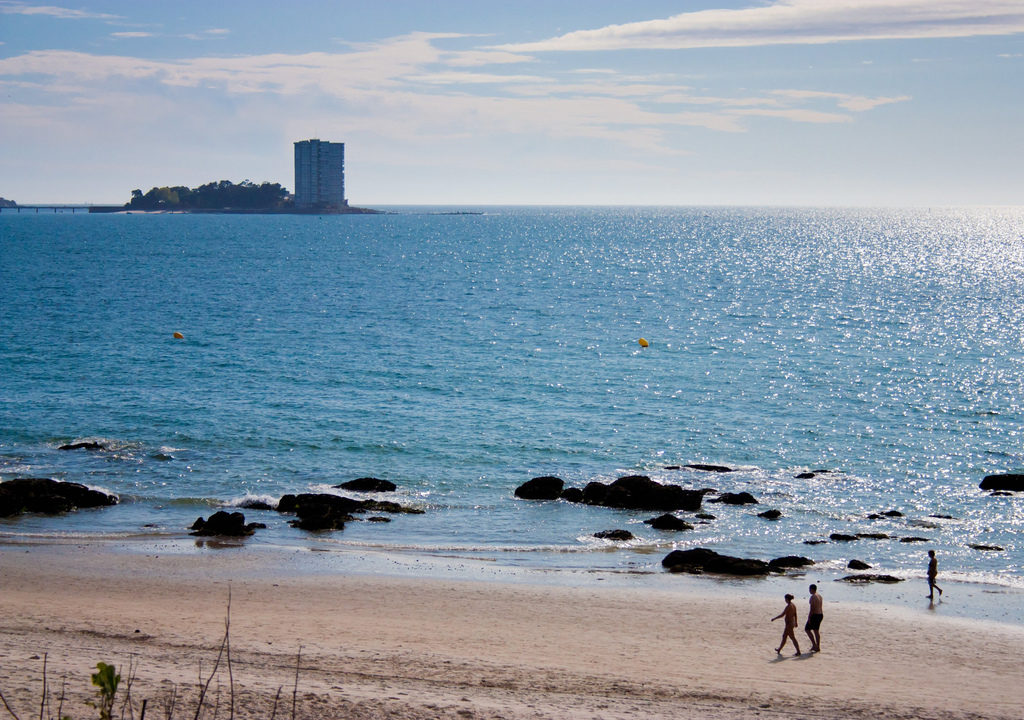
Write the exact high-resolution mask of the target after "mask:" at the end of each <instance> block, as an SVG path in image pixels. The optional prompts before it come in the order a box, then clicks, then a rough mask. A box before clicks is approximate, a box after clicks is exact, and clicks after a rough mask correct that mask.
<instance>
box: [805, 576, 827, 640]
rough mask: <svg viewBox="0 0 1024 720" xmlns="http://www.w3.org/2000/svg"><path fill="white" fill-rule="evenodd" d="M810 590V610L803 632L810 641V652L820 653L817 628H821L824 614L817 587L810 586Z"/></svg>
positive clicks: (819, 636)
mask: <svg viewBox="0 0 1024 720" xmlns="http://www.w3.org/2000/svg"><path fill="white" fill-rule="evenodd" d="M810 590H811V610H810V614H809V615H808V616H807V624H806V625H804V632H806V633H807V637H809V638H810V639H811V652H812V653H813V652H821V633H820V632H818V628H820V627H821V619H822V618H823V617H825V614H824V613H823V612H822V610H821V606H822V599H821V595H819V594H818V586H817V585H811V587H810Z"/></svg>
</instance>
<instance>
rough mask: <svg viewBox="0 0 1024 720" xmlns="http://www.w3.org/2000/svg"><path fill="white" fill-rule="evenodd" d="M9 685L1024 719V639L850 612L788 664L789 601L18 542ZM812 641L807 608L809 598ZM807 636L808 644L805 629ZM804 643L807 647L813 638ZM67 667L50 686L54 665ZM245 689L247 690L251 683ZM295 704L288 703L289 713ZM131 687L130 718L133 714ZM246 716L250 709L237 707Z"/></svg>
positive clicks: (3, 561)
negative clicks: (105, 667) (97, 678)
mask: <svg viewBox="0 0 1024 720" xmlns="http://www.w3.org/2000/svg"><path fill="white" fill-rule="evenodd" d="M0 581H2V594H0V603H2V613H0V692H2V693H3V696H4V698H5V699H6V700H7V702H8V703H9V705H10V708H11V709H12V710H13V712H14V713H16V714H17V716H18V717H20V718H27V717H36V716H39V715H40V706H41V702H42V700H43V698H44V696H45V697H46V699H47V701H48V703H49V704H48V706H47V707H46V708H44V710H45V712H44V715H45V716H46V717H57V716H58V704H59V703H60V702H61V694H62V693H63V695H64V698H63V706H62V707H61V708H60V712H61V713H63V714H65V715H70V716H71V717H72V718H75V720H79V719H80V718H89V717H96V712H97V711H96V710H95V709H94V708H91V707H88V706H87V705H86V701H88V700H90V699H93V698H94V697H95V691H94V688H92V686H91V685H90V682H89V677H90V673H92V672H94V671H95V666H96V663H97V662H99V661H104V662H107V663H111V664H114V665H116V666H117V667H118V669H119V671H120V672H121V674H122V676H123V680H122V690H123V689H124V687H125V685H126V682H125V681H126V679H127V677H128V675H129V672H128V671H129V667H131V669H132V673H133V674H134V678H133V681H132V686H131V700H132V703H133V711H134V715H130V714H128V710H127V709H125V715H124V716H125V717H139V714H140V710H141V703H142V701H143V699H145V700H146V701H147V710H146V717H147V718H167V717H175V718H179V717H180V718H185V717H188V718H191V717H194V715H195V709H196V698H197V693H198V687H199V684H200V678H202V679H203V680H204V681H205V679H206V678H208V677H210V675H211V672H212V670H213V668H214V663H215V661H216V660H217V655H218V649H219V648H220V646H221V643H222V640H223V638H224V635H225V620H226V617H227V611H228V597H229V592H230V598H231V599H230V633H229V639H230V658H231V662H230V666H229V665H228V663H227V662H226V659H225V660H222V661H221V665H220V667H219V668H218V670H217V673H216V675H215V676H214V678H213V680H212V682H210V684H209V690H208V694H207V697H206V702H207V707H206V709H205V711H204V713H203V715H202V716H203V717H207V718H212V717H221V718H227V717H232V716H233V717H236V718H270V717H279V718H289V717H292V716H293V713H294V717H297V718H410V719H412V718H508V719H519V718H523V719H525V718H579V719H582V718H711V719H712V720H715V719H719V720H724V719H726V718H747V717H755V716H756V717H768V718H771V717H780V718H781V717H785V718H801V717H807V718H811V717H816V718H877V717H885V718H1007V719H1008V718H1018V717H1020V708H1021V707H1024V685H1022V684H1021V683H1020V671H1021V666H1022V660H1024V651H1022V649H1021V648H1022V647H1024V628H1021V627H1020V626H1017V625H1013V624H1001V623H994V622H987V621H977V620H963V619H951V618H947V617H939V616H930V615H928V614H927V613H922V612H916V613H915V612H910V611H907V610H906V609H901V608H892V607H886V606H881V605H874V606H872V605H867V604H860V605H855V606H854V605H851V604H850V603H844V604H843V605H842V607H841V609H837V608H832V610H833V611H831V612H830V608H829V604H828V594H827V591H828V588H827V587H826V588H824V589H823V591H824V593H825V597H826V606H825V623H824V625H823V626H822V652H821V653H819V654H814V655H810V654H805V655H802V656H800V657H799V658H794V657H791V656H790V653H791V652H792V651H791V649H790V648H788V647H787V650H786V655H784V656H778V655H776V653H775V652H774V648H775V646H776V645H777V643H778V641H779V637H780V635H781V632H782V627H781V625H780V622H781V621H780V622H775V623H772V622H770V619H771V618H772V617H773V616H774V615H776V614H777V613H778V612H779V611H780V610H781V608H782V605H783V603H782V600H781V598H780V599H779V601H777V602H772V601H770V600H768V599H766V598H764V597H755V596H744V594H743V593H742V591H740V592H739V593H728V594H724V595H721V594H716V592H715V590H714V586H713V584H710V583H709V584H708V590H707V592H699V593H693V592H690V591H681V592H663V591H657V592H651V591H639V590H634V589H623V588H621V587H615V588H602V587H598V588H596V589H595V588H594V587H586V588H580V587H559V586H542V585H531V584H524V583H499V582H464V581H451V580H438V579H423V578H400V577H382V576H364V575H345V574H330V573H320V574H308V573H305V574H304V573H296V572H293V571H291V570H290V569H289V556H288V554H287V553H281V554H279V555H275V554H273V553H269V554H267V553H265V554H260V555H258V557H257V556H253V555H245V554H238V553H230V552H229V553H224V554H210V555H187V554H186V555H182V554H177V555H175V554H170V555H159V556H157V555H155V554H153V555H144V554H138V553H135V554H133V553H124V552H114V551H112V550H110V549H109V548H106V547H104V546H103V545H102V544H85V545H70V544H66V545H19V544H11V545H5V546H2V547H0ZM796 602H797V606H798V608H799V611H800V622H801V627H802V623H803V620H804V619H805V617H806V597H798V598H797V601H796ZM798 637H799V639H806V636H804V634H803V632H802V629H801V631H800V632H799V635H798ZM802 647H803V649H804V650H807V649H808V644H807V643H802ZM44 656H45V662H46V673H45V680H46V691H45V693H44V690H43V680H44V674H43V662H44ZM232 688H233V690H232ZM275 699H276V704H275ZM122 701H123V692H122V693H121V696H120V698H119V701H118V703H117V704H116V705H115V717H118V716H119V715H120V711H121V708H122ZM232 705H233V707H232Z"/></svg>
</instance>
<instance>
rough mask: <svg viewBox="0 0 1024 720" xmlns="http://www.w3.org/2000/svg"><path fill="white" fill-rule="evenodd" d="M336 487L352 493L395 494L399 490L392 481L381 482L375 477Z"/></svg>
mask: <svg viewBox="0 0 1024 720" xmlns="http://www.w3.org/2000/svg"><path fill="white" fill-rule="evenodd" d="M334 487H336V488H341V489H343V490H351V491H352V492H394V491H395V490H397V489H398V486H397V485H395V484H394V483H393V482H391V481H390V480H381V479H379V478H373V477H363V478H356V479H355V480H349V481H348V482H343V483H341V484H340V485H335V486H334Z"/></svg>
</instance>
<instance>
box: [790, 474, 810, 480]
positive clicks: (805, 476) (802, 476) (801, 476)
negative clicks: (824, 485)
mask: <svg viewBox="0 0 1024 720" xmlns="http://www.w3.org/2000/svg"><path fill="white" fill-rule="evenodd" d="M793 477H794V478H796V479H797V480H810V479H811V478H812V477H814V473H812V472H802V473H800V474H799V475H794V476H793Z"/></svg>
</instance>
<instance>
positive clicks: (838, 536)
mask: <svg viewBox="0 0 1024 720" xmlns="http://www.w3.org/2000/svg"><path fill="white" fill-rule="evenodd" d="M828 539H829V540H834V541H835V542H853V541H854V540H856V539H857V536H856V535H844V534H843V533H832V534H831V535H829V536H828Z"/></svg>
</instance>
